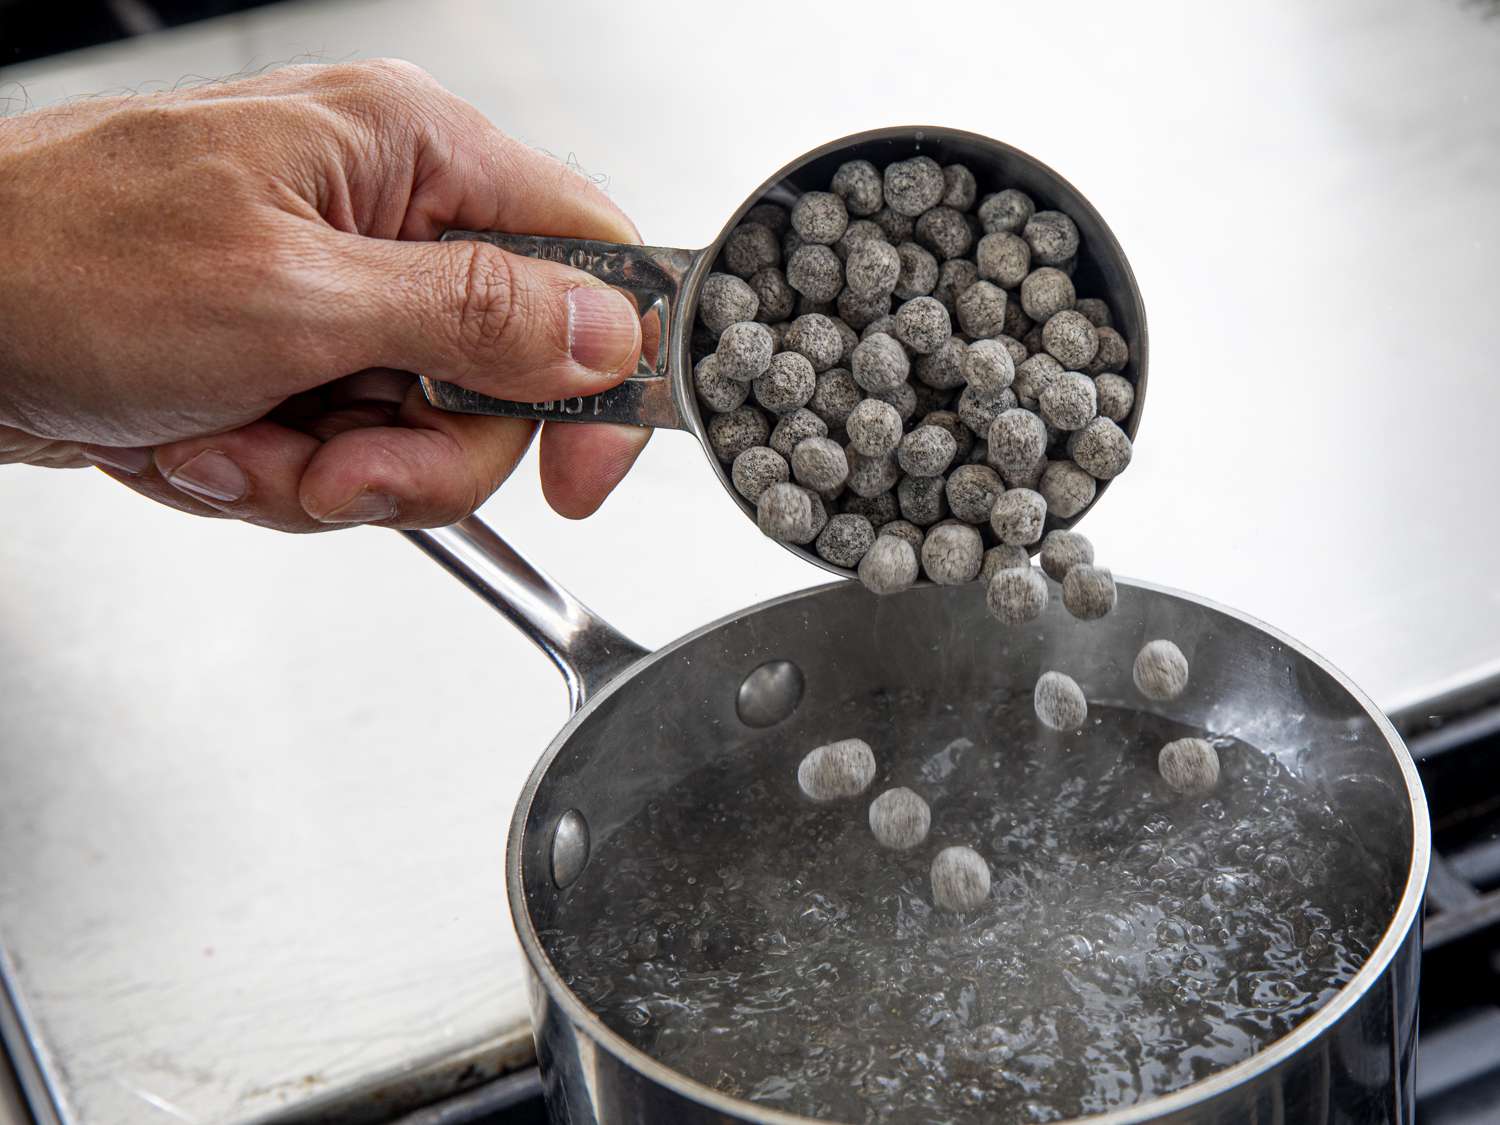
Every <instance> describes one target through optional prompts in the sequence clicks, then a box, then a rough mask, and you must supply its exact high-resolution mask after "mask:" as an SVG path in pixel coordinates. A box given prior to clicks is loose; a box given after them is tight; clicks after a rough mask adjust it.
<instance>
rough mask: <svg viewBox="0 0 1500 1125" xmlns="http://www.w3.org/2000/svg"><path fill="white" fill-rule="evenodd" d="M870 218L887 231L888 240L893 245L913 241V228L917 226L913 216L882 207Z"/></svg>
mask: <svg viewBox="0 0 1500 1125" xmlns="http://www.w3.org/2000/svg"><path fill="white" fill-rule="evenodd" d="M870 218H871V220H873V222H874V223H875V225H876V226H878V227H879V228H880V229H881V230H883V231H885V238H886V241H887V242H889V243H890V244H891V245H892V246H899V245H901V243H903V242H910V241H911V236H912V228H913V227H914V226H915V224H914V223H913V222H912V220H911V216H909V215H903V214H901V213H900V212H898V211H892V210H891V209H890V208H889V207H882V208H881V209H880V210H879V211H876V212H875V214H873V215H871V216H870Z"/></svg>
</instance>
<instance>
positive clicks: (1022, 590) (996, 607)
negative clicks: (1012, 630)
mask: <svg viewBox="0 0 1500 1125" xmlns="http://www.w3.org/2000/svg"><path fill="white" fill-rule="evenodd" d="M984 603H985V606H986V607H987V608H988V609H989V611H990V614H991V615H992V616H993V617H995V618H996V619H997V620H999V621H1001V622H1003V623H1004V624H1006V625H1021V624H1024V623H1025V622H1027V621H1035V620H1036V619H1037V618H1038V617H1040V616H1041V615H1042V610H1044V609H1046V608H1047V580H1046V579H1045V578H1043V577H1042V572H1041V571H1039V570H1037V568H1036V567H1034V566H1030V565H1027V566H1018V567H1002V568H1001V569H999V570H997V571H996V572H995V574H994V576H993V577H992V578H991V579H990V581H989V585H988V586H986V587H985V591H984Z"/></svg>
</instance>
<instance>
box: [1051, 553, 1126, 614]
mask: <svg viewBox="0 0 1500 1125" xmlns="http://www.w3.org/2000/svg"><path fill="white" fill-rule="evenodd" d="M1062 599H1063V605H1064V607H1066V609H1067V611H1068V612H1069V613H1071V614H1072V615H1073V616H1074V617H1076V618H1078V619H1079V620H1080V621H1095V620H1098V619H1099V618H1101V617H1103V616H1105V615H1106V614H1107V613H1109V612H1110V610H1112V609H1114V608H1115V577H1114V575H1113V574H1111V573H1110V572H1109V571H1108V570H1107V569H1106V568H1104V567H1102V566H1095V565H1093V563H1079V564H1078V565H1077V566H1074V567H1070V568H1069V569H1068V573H1067V574H1066V575H1064V576H1063V580H1062Z"/></svg>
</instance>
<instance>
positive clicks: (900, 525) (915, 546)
mask: <svg viewBox="0 0 1500 1125" xmlns="http://www.w3.org/2000/svg"><path fill="white" fill-rule="evenodd" d="M888 495H889V496H890V497H891V503H893V504H894V503H895V502H896V494H895V493H894V492H892V493H888ZM899 516H900V510H899V509H898V510H897V517H898V518H896V519H893V520H890V521H888V522H887V523H884V524H882V525H881V527H880V530H879V531H877V532H876V534H877V535H897V536H900V537H901V538H902V539H905V540H906V541H907V542H908V543H910V544H911V546H912V550H914V551H916V552H918V554H919V556H920V553H921V550H922V541H923V540H924V539H926V538H927V533H926V532H925V531H923V530H922V529H921V528H920V527H918V526H917V525H916V524H914V523H912V522H911V521H910V520H903V519H900V518H899Z"/></svg>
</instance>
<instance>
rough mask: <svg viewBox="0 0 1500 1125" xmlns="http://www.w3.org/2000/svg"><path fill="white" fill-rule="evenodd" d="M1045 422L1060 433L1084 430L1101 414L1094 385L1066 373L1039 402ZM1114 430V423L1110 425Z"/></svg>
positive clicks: (1085, 378) (1047, 390) (1056, 380)
mask: <svg viewBox="0 0 1500 1125" xmlns="http://www.w3.org/2000/svg"><path fill="white" fill-rule="evenodd" d="M1037 405H1038V406H1040V407H1041V411H1042V418H1043V420H1044V421H1046V423H1047V424H1048V425H1049V426H1054V427H1056V428H1057V429H1059V430H1081V429H1082V428H1083V427H1084V426H1085V425H1087V424H1088V422H1089V419H1091V418H1093V417H1094V416H1095V414H1097V413H1098V406H1099V403H1098V392H1096V391H1095V390H1094V381H1093V380H1092V379H1090V378H1089V377H1088V376H1087V375H1081V374H1079V373H1078V372H1077V371H1064V372H1063V373H1062V374H1061V375H1059V376H1058V377H1057V378H1056V379H1053V380H1052V382H1051V383H1049V384H1048V385H1047V389H1046V390H1044V391H1043V392H1042V394H1041V397H1040V398H1039V399H1038V400H1037ZM1110 425H1111V426H1113V425H1114V423H1113V422H1110Z"/></svg>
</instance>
